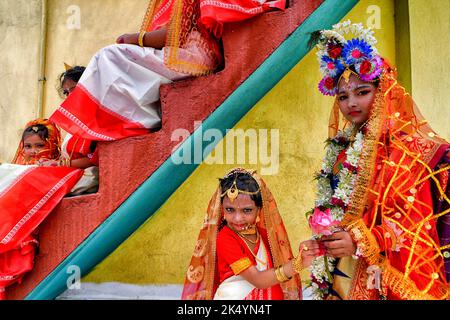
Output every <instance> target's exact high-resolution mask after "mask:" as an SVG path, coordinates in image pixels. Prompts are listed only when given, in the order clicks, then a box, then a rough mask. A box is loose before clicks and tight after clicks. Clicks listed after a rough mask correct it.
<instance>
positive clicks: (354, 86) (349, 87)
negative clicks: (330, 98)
mask: <svg viewBox="0 0 450 320" xmlns="http://www.w3.org/2000/svg"><path fill="white" fill-rule="evenodd" d="M371 87H372V86H371V85H370V84H365V83H363V84H361V83H350V82H349V83H346V84H343V85H342V86H340V87H339V92H338V93H339V94H341V93H346V92H352V91H356V90H359V89H369V88H371Z"/></svg>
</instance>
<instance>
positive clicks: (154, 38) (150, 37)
mask: <svg viewBox="0 0 450 320" xmlns="http://www.w3.org/2000/svg"><path fill="white" fill-rule="evenodd" d="M166 36H167V27H162V28H161V29H158V30H154V31H150V32H146V33H145V36H144V38H143V44H144V47H151V48H155V49H161V48H162V47H164V45H165V44H166ZM138 39H139V33H126V34H123V35H121V36H120V37H118V38H117V40H116V43H126V44H135V45H138V44H139V43H138V41H139V40H138Z"/></svg>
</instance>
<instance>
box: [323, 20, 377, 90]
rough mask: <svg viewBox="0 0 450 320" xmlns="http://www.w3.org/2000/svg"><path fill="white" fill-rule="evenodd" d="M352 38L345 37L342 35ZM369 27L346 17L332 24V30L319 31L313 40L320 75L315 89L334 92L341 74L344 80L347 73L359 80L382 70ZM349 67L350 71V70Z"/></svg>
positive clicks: (370, 78)
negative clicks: (345, 19) (322, 76)
mask: <svg viewBox="0 0 450 320" xmlns="http://www.w3.org/2000/svg"><path fill="white" fill-rule="evenodd" d="M347 34H350V35H353V36H355V38H352V39H351V40H346V39H345V38H344V35H347ZM373 34H374V32H373V31H372V30H371V29H365V28H364V27H363V25H362V24H361V23H355V24H352V23H351V22H350V20H347V21H344V22H342V23H338V24H335V25H334V26H333V29H332V30H322V31H320V34H319V36H318V37H319V39H318V43H317V48H318V50H319V51H318V52H317V57H318V60H319V63H320V71H321V72H322V74H323V75H324V78H323V79H322V80H321V81H320V82H319V85H318V87H319V91H320V92H322V93H323V94H324V95H329V96H334V95H336V94H337V91H338V88H337V85H338V82H339V79H340V78H341V76H344V77H345V78H346V79H347V81H348V77H349V76H350V73H354V74H356V75H357V76H358V77H359V78H360V79H361V80H363V81H373V80H376V79H377V78H378V77H379V76H380V74H381V72H382V71H383V69H382V66H383V62H382V59H381V57H380V56H379V54H378V51H377V49H376V48H375V44H376V43H377V40H376V39H375V37H374V36H373ZM350 67H353V70H352V69H350Z"/></svg>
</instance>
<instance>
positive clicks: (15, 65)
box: [0, 0, 41, 162]
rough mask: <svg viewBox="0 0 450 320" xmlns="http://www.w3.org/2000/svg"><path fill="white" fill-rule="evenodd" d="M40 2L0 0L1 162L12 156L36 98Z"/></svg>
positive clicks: (32, 115)
mask: <svg viewBox="0 0 450 320" xmlns="http://www.w3.org/2000/svg"><path fill="white" fill-rule="evenodd" d="M40 10H41V5H40V1H39V0H31V1H30V0H17V1H16V0H7V1H5V0H3V1H0V56H1V60H0V81H1V86H0V97H2V98H1V100H0V123H1V128H2V129H1V131H2V134H1V138H0V162H5V161H10V160H11V159H12V157H13V156H14V152H15V151H16V148H17V145H18V143H19V139H20V138H19V137H20V134H21V128H22V127H23V126H24V125H25V123H26V122H27V121H28V120H29V119H32V118H35V107H36V103H37V98H38V81H37V79H38V72H39V70H38V68H39V64H38V63H36V57H38V55H39V34H40V20H41V11H40Z"/></svg>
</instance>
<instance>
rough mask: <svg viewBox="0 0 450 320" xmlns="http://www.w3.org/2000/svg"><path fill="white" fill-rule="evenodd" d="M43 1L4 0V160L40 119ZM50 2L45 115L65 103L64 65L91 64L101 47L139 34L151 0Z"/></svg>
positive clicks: (0, 116)
mask: <svg viewBox="0 0 450 320" xmlns="http://www.w3.org/2000/svg"><path fill="white" fill-rule="evenodd" d="M41 3H42V0H31V1H30V0H2V1H0V20H2V21H3V22H4V23H0V40H1V46H0V54H1V57H2V59H1V67H0V79H1V80H2V86H0V95H1V97H2V101H1V102H0V122H1V123H2V135H3V137H5V139H1V140H0V162H5V161H10V160H11V158H12V157H13V155H14V152H15V150H16V148H17V145H18V143H19V140H20V134H21V130H22V127H23V126H24V125H25V123H27V122H28V121H29V120H31V119H33V118H35V117H37V101H38V82H37V79H38V74H39V73H38V72H39V39H40V30H41ZM47 3H48V5H47V6H48V10H47V15H48V23H47V26H48V31H47V41H46V44H47V45H46V49H47V59H46V72H45V75H46V79H47V82H46V84H45V93H44V105H43V111H44V112H43V115H44V116H45V117H49V116H50V115H51V113H52V112H53V111H54V110H55V109H56V108H57V106H58V105H59V103H61V98H60V97H59V96H58V94H57V92H56V86H57V79H58V75H59V74H60V73H61V72H63V71H64V62H66V63H68V64H70V65H76V64H80V65H86V64H87V63H88V62H89V59H90V58H91V57H92V56H93V54H94V53H95V52H96V51H97V50H98V49H100V48H102V47H104V46H106V45H108V44H111V43H114V41H115V39H116V38H117V37H118V36H119V35H121V34H123V33H130V32H137V31H138V30H139V28H140V25H141V21H142V18H143V16H144V13H145V9H146V8H147V4H148V0H127V1H120V0H48V1H47ZM74 9H75V11H74ZM78 18H79V19H78ZM78 22H80V23H79V24H78ZM78 27H79V29H78ZM2 37H3V38H2Z"/></svg>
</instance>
